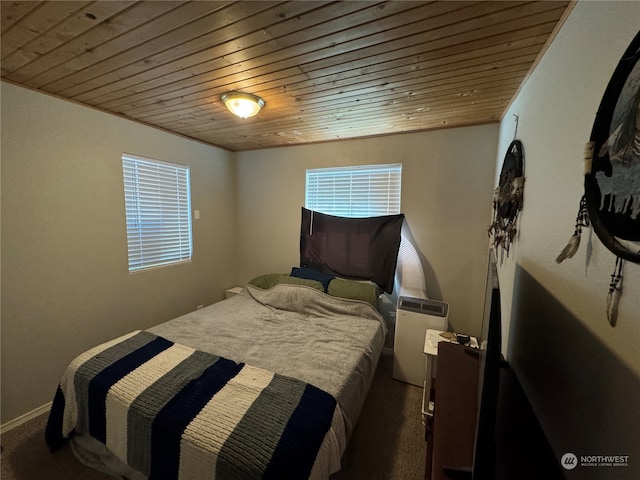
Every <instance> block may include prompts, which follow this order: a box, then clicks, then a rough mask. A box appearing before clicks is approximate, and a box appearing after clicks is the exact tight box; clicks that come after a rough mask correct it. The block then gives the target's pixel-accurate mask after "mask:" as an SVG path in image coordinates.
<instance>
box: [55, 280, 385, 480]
mask: <svg viewBox="0 0 640 480" xmlns="http://www.w3.org/2000/svg"><path fill="white" fill-rule="evenodd" d="M378 293H380V292H379V290H375V288H373V287H371V286H369V285H366V284H363V283H362V282H353V281H348V280H342V279H335V280H332V281H331V282H330V283H328V284H327V283H324V284H323V283H322V279H314V280H312V279H302V278H299V277H292V276H291V275H287V274H275V275H265V276H262V277H258V278H257V279H254V280H253V281H252V282H251V283H250V284H248V285H246V286H245V287H244V288H243V289H242V291H241V292H240V293H239V294H238V295H236V296H233V297H231V298H229V299H226V300H223V301H221V302H218V303H215V304H213V305H211V306H209V307H205V308H202V309H200V310H196V311H194V312H191V313H189V314H186V315H184V316H181V317H179V318H176V319H174V320H171V321H168V322H166V323H162V324H160V325H157V326H155V327H153V328H150V329H148V330H146V331H134V332H130V333H128V334H126V335H124V336H122V337H120V338H117V339H114V340H112V341H110V342H107V343H105V344H102V345H99V346H97V347H95V348H93V349H91V350H89V351H87V352H85V353H83V354H81V355H80V356H78V357H77V358H76V359H75V360H74V361H72V362H71V364H70V365H69V367H68V368H67V370H66V371H65V373H64V375H63V377H62V380H61V382H60V385H59V387H58V390H57V392H56V394H55V397H54V401H53V406H52V409H51V413H50V416H49V422H48V424H47V429H46V440H47V444H48V446H49V448H50V449H51V450H52V451H55V450H56V449H58V448H60V446H62V445H63V444H64V443H65V442H66V441H68V440H70V442H71V446H72V448H73V451H74V453H75V454H76V456H77V457H78V458H79V459H80V460H81V461H82V462H83V463H85V464H87V465H89V466H91V467H93V468H95V469H97V470H101V471H104V472H107V473H110V474H112V475H116V476H120V477H125V478H128V479H132V480H138V479H141V480H142V479H147V478H150V479H153V478H162V479H165V478H166V479H169V478H176V479H187V478H193V479H198V480H200V479H206V478H216V479H225V478H232V479H245V478H246V479H249V478H277V479H284V478H292V479H304V478H310V479H328V478H330V477H331V476H332V474H334V473H335V472H337V471H339V469H340V462H341V457H342V454H343V453H344V451H345V448H346V444H347V441H348V439H349V437H350V435H351V432H352V431H353V429H354V426H355V424H356V422H357V419H358V416H359V414H360V410H361V408H362V404H363V402H364V399H365V397H366V395H367V392H368V390H369V386H370V385H371V382H372V379H373V376H374V373H375V369H376V366H377V362H378V359H379V357H380V354H381V352H382V348H383V344H384V338H385V335H386V326H385V324H384V321H383V319H382V317H381V315H380V314H379V312H378V311H377V309H376V302H377V295H378Z"/></svg>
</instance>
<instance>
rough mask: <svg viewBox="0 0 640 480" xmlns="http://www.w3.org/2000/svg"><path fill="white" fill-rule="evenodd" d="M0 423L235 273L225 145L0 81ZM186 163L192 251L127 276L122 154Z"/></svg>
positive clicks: (215, 293) (203, 299)
mask: <svg viewBox="0 0 640 480" xmlns="http://www.w3.org/2000/svg"><path fill="white" fill-rule="evenodd" d="M1 88H2V90H1V95H2V125H1V126H2V150H1V153H2V164H1V167H2V172H1V173H2V190H1V192H2V242H1V246H2V267H1V268H2V422H3V423H4V422H6V421H8V420H11V419H13V418H15V417H17V416H19V415H21V414H24V413H25V412H28V411H30V410H32V409H34V408H36V407H39V406H41V405H43V404H46V403H47V402H49V401H51V399H52V398H53V397H52V396H53V393H54V392H55V388H56V384H57V382H58V379H59V378H60V375H61V374H62V372H63V371H64V368H65V366H66V364H67V363H68V362H69V361H70V360H71V359H72V358H73V357H74V356H75V355H77V354H78V353H80V352H81V351H84V350H86V349H87V348H90V347H91V346H93V345H95V344H97V343H101V342H103V341H106V340H108V339H111V338H114V337H116V336H118V335H121V334H123V333H125V332H128V331H131V330H134V329H142V328H146V327H149V326H151V325H153V324H156V323H159V322H160V321H163V320H168V319H170V318H172V317H175V316H177V315H180V314H183V313H186V312H188V311H191V310H194V309H195V308H196V306H197V305H200V304H210V303H212V302H214V301H216V300H218V299H220V298H222V295H223V291H224V289H225V288H228V287H229V286H230V285H233V283H234V280H235V270H234V265H233V255H232V254H230V252H233V251H234V248H235V247H234V245H235V243H234V239H235V232H234V229H233V226H234V225H235V217H236V212H235V196H236V194H235V173H234V166H233V161H232V159H233V156H232V154H231V153H229V152H226V151H224V150H220V149H216V148H212V147H209V146H205V145H203V144H200V143H196V142H193V141H189V140H186V139H184V138H181V137H178V136H175V135H170V134H167V133H164V132H161V131H159V130H155V129H151V128H147V127H145V126H142V125H140V124H136V123H133V122H129V121H127V120H123V119H121V118H118V117H115V116H112V115H107V114H104V113H100V112H97V111H94V110H92V109H88V108H84V107H80V106H78V105H75V104H73V103H69V102H64V101H61V100H59V99H56V98H53V97H50V96H46V95H43V94H39V93H35V92H32V91H29V90H26V89H23V88H19V87H16V86H14V85H11V84H8V83H5V82H3V83H2V87H1ZM123 152H127V153H131V154H136V155H141V156H147V157H152V158H157V159H162V160H166V161H172V162H176V163H182V164H187V165H189V166H190V167H191V181H192V185H191V187H192V207H193V208H194V209H198V210H200V220H194V223H193V238H194V240H193V242H194V244H193V248H194V253H193V260H192V261H191V262H189V263H185V264H180V265H176V266H169V267H163V268H158V269H154V270H150V271H146V272H139V273H136V274H129V273H128V270H127V244H126V235H125V219H124V199H123V184H122V164H121V154H122V153H123Z"/></svg>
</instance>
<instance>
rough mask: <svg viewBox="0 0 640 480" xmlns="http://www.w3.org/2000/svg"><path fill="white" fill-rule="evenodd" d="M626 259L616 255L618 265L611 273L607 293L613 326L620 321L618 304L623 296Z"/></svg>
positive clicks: (608, 315) (609, 317) (608, 313)
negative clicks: (623, 275)
mask: <svg viewBox="0 0 640 480" xmlns="http://www.w3.org/2000/svg"><path fill="white" fill-rule="evenodd" d="M623 264H624V260H622V259H621V258H620V257H616V266H615V268H614V269H613V273H612V274H611V283H610V284H609V293H608V294H607V320H609V323H610V324H611V326H612V327H615V326H616V322H617V321H618V304H619V303H620V297H621V296H622V266H623Z"/></svg>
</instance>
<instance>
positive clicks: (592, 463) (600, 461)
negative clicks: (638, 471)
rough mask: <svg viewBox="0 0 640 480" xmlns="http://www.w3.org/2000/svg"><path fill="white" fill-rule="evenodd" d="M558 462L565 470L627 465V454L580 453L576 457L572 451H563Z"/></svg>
mask: <svg viewBox="0 0 640 480" xmlns="http://www.w3.org/2000/svg"><path fill="white" fill-rule="evenodd" d="M560 464H561V465H562V468H564V469H565V470H573V469H574V468H576V467H578V466H579V467H628V466H629V455H580V459H578V457H577V455H576V454H574V453H570V452H568V453H565V454H564V455H563V456H562V458H560Z"/></svg>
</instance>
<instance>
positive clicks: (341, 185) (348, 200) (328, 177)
mask: <svg viewBox="0 0 640 480" xmlns="http://www.w3.org/2000/svg"><path fill="white" fill-rule="evenodd" d="M401 186H402V164H399V163H396V164H391V165H366V166H354V167H336V168H318V169H309V170H307V185H306V195H305V207H306V208H308V209H309V210H315V211H317V212H321V213H326V214H329V215H337V216H340V217H355V218H361V217H376V216H380V215H394V214H397V213H400V193H401Z"/></svg>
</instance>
